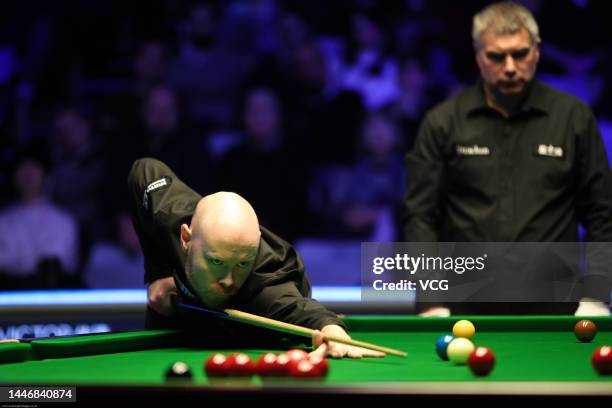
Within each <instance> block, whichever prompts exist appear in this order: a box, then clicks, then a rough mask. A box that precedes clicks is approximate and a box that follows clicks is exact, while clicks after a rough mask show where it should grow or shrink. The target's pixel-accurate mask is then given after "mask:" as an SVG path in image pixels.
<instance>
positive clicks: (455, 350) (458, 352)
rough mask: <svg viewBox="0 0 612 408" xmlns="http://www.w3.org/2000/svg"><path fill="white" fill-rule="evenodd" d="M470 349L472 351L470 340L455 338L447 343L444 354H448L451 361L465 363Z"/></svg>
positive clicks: (472, 346) (472, 345)
mask: <svg viewBox="0 0 612 408" xmlns="http://www.w3.org/2000/svg"><path fill="white" fill-rule="evenodd" d="M472 351H474V344H472V342H471V341H470V340H468V339H464V338H457V339H455V340H453V341H451V342H450V343H449V344H448V348H447V349H446V354H448V359H449V360H450V361H452V362H453V363H455V364H465V363H467V360H468V357H470V353H472Z"/></svg>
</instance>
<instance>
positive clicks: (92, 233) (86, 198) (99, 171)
mask: <svg viewBox="0 0 612 408" xmlns="http://www.w3.org/2000/svg"><path fill="white" fill-rule="evenodd" d="M54 131H55V132H54V139H53V140H54V142H55V143H53V144H52V152H51V153H52V156H51V157H52V165H53V167H52V170H51V173H50V174H49V182H48V186H47V188H48V191H49V194H50V196H51V199H52V200H53V202H55V203H56V204H58V205H59V206H61V207H62V208H65V209H66V210H67V211H68V212H70V213H71V214H72V215H73V216H74V217H75V218H76V219H77V221H78V222H79V225H80V229H81V239H82V240H84V241H83V242H84V243H85V247H86V248H84V249H87V248H89V246H90V244H91V242H93V241H94V240H96V239H99V238H101V237H102V236H104V233H105V227H104V225H101V223H100V217H101V215H102V208H101V206H102V195H103V191H102V182H103V180H104V177H105V172H106V168H107V163H106V161H105V160H104V157H103V151H102V147H101V145H100V143H99V141H98V140H97V139H96V137H95V136H94V135H93V131H92V126H91V123H90V121H89V120H88V119H87V118H86V116H85V114H84V113H82V112H81V111H80V110H79V109H78V108H73V107H67V108H63V109H62V110H60V111H59V113H58V114H57V115H56V116H55V118H54Z"/></svg>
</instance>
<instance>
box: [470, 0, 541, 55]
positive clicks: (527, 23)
mask: <svg viewBox="0 0 612 408" xmlns="http://www.w3.org/2000/svg"><path fill="white" fill-rule="evenodd" d="M523 28H525V29H526V30H527V31H528V32H529V36H530V37H531V44H532V45H535V44H537V43H538V42H540V30H539V28H538V23H537V22H536V21H535V18H533V14H531V12H530V11H529V10H527V8H525V7H523V6H521V5H520V4H516V3H513V2H511V1H504V2H499V3H494V4H491V5H490V6H488V7H486V8H484V9H483V10H482V11H480V12H479V13H478V14H476V15H475V16H474V21H473V24H472V41H473V42H474V48H476V49H478V48H480V46H481V37H482V34H483V33H484V32H485V31H486V30H489V29H490V30H493V32H494V33H495V34H497V35H505V34H514V33H517V32H519V31H521V30H522V29H523Z"/></svg>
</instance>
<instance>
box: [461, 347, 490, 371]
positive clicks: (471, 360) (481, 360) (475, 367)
mask: <svg viewBox="0 0 612 408" xmlns="http://www.w3.org/2000/svg"><path fill="white" fill-rule="evenodd" d="M467 363H468V365H469V366H470V370H472V372H473V373H474V374H475V375H480V376H483V375H488V374H489V373H490V372H491V370H493V367H494V366H495V355H494V354H493V352H492V351H491V350H489V349H488V348H486V347H476V348H475V349H474V350H473V351H472V352H471V353H470V356H469V357H468V361H467Z"/></svg>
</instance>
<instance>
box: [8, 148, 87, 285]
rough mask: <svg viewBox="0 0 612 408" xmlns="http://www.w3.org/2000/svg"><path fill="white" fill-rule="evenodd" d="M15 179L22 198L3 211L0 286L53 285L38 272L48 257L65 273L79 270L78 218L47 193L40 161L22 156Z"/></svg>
mask: <svg viewBox="0 0 612 408" xmlns="http://www.w3.org/2000/svg"><path fill="white" fill-rule="evenodd" d="M14 181H15V186H16V189H17V192H18V194H19V201H17V202H15V203H14V204H13V205H11V206H10V207H8V208H7V209H6V210H5V211H4V212H3V213H1V214H0V270H1V271H2V273H1V274H0V275H2V276H1V277H0V281H1V283H0V287H2V289H3V290H10V289H33V288H37V287H38V288H40V287H41V286H42V287H46V288H50V287H49V286H47V285H44V283H45V282H44V281H42V280H41V278H43V277H41V276H37V273H38V272H39V269H40V267H41V266H42V265H44V264H45V263H46V261H48V260H51V259H54V260H55V261H54V263H55V264H59V265H58V266H59V268H60V269H61V272H63V273H66V274H72V275H74V274H75V272H76V269H77V265H78V249H79V239H78V238H79V235H78V225H77V221H76V220H75V218H74V217H73V216H72V215H70V214H69V213H68V212H66V211H64V210H62V209H60V208H59V207H57V206H55V205H54V204H52V203H51V202H50V201H49V200H48V199H47V197H46V196H45V195H44V193H43V191H44V185H45V170H44V167H43V165H42V164H41V162H40V161H38V160H36V159H33V158H24V159H22V160H21V161H20V162H19V163H18V165H17V168H16V170H15V178H14Z"/></svg>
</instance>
